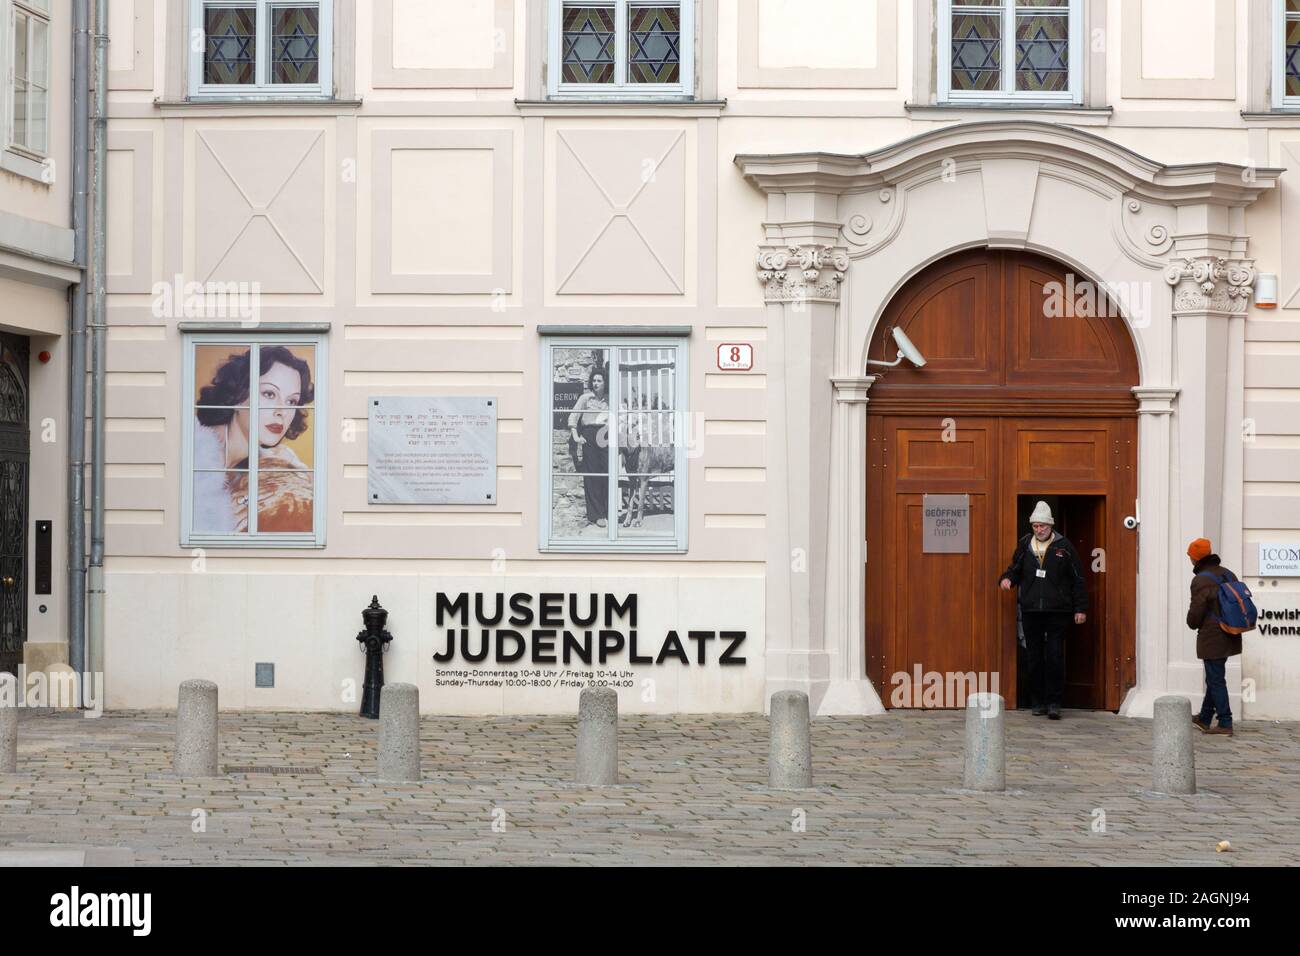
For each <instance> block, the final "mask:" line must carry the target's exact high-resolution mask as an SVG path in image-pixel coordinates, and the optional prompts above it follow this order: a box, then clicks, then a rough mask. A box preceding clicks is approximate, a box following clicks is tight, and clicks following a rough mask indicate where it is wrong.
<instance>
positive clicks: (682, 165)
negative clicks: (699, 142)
mask: <svg viewBox="0 0 1300 956" xmlns="http://www.w3.org/2000/svg"><path fill="white" fill-rule="evenodd" d="M686 152H687V144H686V131H685V130H684V129H670V128H662V129H643V130H631V129H612V130H611V129H603V130H595V129H563V130H559V131H557V133H556V143H555V290H556V292H557V293H558V294H560V295H613V294H628V295H636V294H643V295H685V294H686V284H687V283H686Z"/></svg>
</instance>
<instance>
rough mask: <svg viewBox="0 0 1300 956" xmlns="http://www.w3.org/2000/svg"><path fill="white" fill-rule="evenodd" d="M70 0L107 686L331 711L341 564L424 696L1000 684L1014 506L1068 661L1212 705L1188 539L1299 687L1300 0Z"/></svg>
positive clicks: (547, 702)
mask: <svg viewBox="0 0 1300 956" xmlns="http://www.w3.org/2000/svg"><path fill="white" fill-rule="evenodd" d="M11 5H12V6H14V7H16V8H17V7H23V6H24V4H23V3H22V2H21V0H12V3H11ZM109 10H110V16H109V22H108V24H107V27H108V34H109V38H110V47H109V67H110V70H109V95H108V104H109V125H108V150H109V153H108V182H109V191H108V207H109V208H108V217H107V242H106V249H107V255H108V288H107V293H108V309H107V315H108V319H107V324H108V343H107V366H106V374H107V383H106V391H107V406H106V426H105V427H106V436H105V437H106V442H107V444H106V448H107V451H106V460H105V465H106V469H107V473H106V499H105V509H106V523H107V535H106V558H105V578H104V602H105V605H104V606H105V612H104V617H105V627H104V631H103V635H104V636H103V646H102V648H91V649H90V652H89V659H90V660H91V661H92V662H95V663H98V662H102V670H103V671H104V675H105V681H106V688H107V704H108V706H110V707H114V708H126V707H139V708H162V707H168V706H172V705H173V702H174V699H175V691H176V685H177V683H178V682H179V681H180V680H183V679H185V678H187V677H195V676H203V677H208V678H210V679H213V680H215V681H217V682H218V684H219V685H220V687H221V695H222V704H223V706H228V707H236V708H266V709H319V710H351V709H354V708H355V707H356V706H357V696H358V694H359V689H358V685H359V683H360V678H361V672H362V656H361V654H360V651H359V645H358V642H357V641H356V640H354V638H355V637H356V635H357V632H358V631H359V630H360V628H361V626H362V618H361V614H360V612H361V610H362V608H364V607H365V606H366V605H367V604H368V603H369V602H370V601H371V598H372V596H375V597H377V598H378V600H379V602H380V603H381V604H382V605H383V607H384V608H385V609H386V610H387V611H388V615H389V616H388V619H387V627H388V629H389V630H390V631H391V633H392V635H393V638H394V639H393V641H392V643H391V645H390V647H389V650H388V652H387V654H386V656H385V669H386V676H387V678H388V679H389V680H407V681H412V682H415V683H417V684H418V685H419V686H420V688H421V692H422V693H421V705H422V707H423V708H424V709H425V710H427V711H430V712H437V713H503V712H504V713H544V712H561V711H563V712H567V711H571V710H572V709H573V707H574V706H575V701H576V694H577V688H578V687H579V686H582V685H584V684H585V683H586V682H589V681H591V680H596V681H607V682H611V683H613V684H614V685H615V686H617V687H618V688H619V690H620V701H621V705H622V706H623V707H624V709H626V710H629V711H649V712H687V711H761V710H762V709H763V708H764V705H765V701H766V699H767V698H768V696H769V695H770V693H771V692H772V691H774V690H778V689H785V688H795V689H800V690H805V691H807V692H808V693H809V696H810V699H811V702H812V706H813V709H814V712H815V713H818V714H822V715H830V714H870V713H879V712H881V711H882V710H883V709H885V708H886V707H889V706H909V705H912V704H916V703H917V701H916V700H911V699H910V698H907V697H905V696H904V697H899V696H898V695H897V693H896V692H897V691H898V690H899V689H900V687H903V688H906V687H908V686H912V685H915V684H917V683H919V682H920V679H921V678H922V677H923V676H924V675H926V674H931V673H934V674H939V675H946V677H941V680H947V681H948V682H949V683H951V677H952V675H954V674H956V675H966V676H973V677H977V678H979V679H981V680H984V679H991V680H993V681H998V682H1000V687H998V688H997V689H999V690H1000V692H1002V693H1003V694H1004V695H1006V696H1007V697H1008V700H1009V701H1010V702H1013V703H1017V704H1019V703H1025V702H1026V701H1024V700H1023V699H1022V698H1023V695H1018V694H1017V690H1016V686H1015V685H1016V682H1017V680H1018V679H1019V678H1020V676H1021V672H1022V671H1023V668H1022V667H1021V666H1020V662H1019V660H1018V656H1019V654H1018V651H1017V640H1016V624H1015V611H1014V604H1013V602H1012V600H1011V598H1010V597H1008V596H1004V595H1002V594H1001V593H1000V592H999V591H997V589H996V580H997V576H998V574H999V572H1000V571H1001V568H1002V567H1003V566H1004V564H1005V562H1006V560H1007V559H1008V558H1009V557H1010V554H1011V551H1012V548H1013V546H1014V544H1015V539H1016V537H1017V536H1018V535H1019V534H1020V533H1022V532H1023V530H1024V524H1025V519H1026V516H1027V514H1028V508H1029V507H1031V506H1032V504H1033V502H1034V501H1035V500H1038V499H1039V498H1043V499H1047V500H1049V501H1050V502H1051V503H1052V505H1053V507H1054V509H1055V510H1056V513H1057V514H1058V516H1059V520H1060V522H1061V525H1062V528H1063V530H1065V531H1066V532H1067V533H1068V534H1069V536H1070V537H1071V538H1072V539H1074V540H1075V541H1076V544H1078V545H1079V546H1080V550H1081V552H1082V553H1083V554H1084V555H1085V558H1086V560H1087V563H1088V574H1089V589H1090V597H1091V602H1092V609H1093V613H1092V615H1091V617H1090V621H1089V623H1088V624H1087V625H1086V626H1084V627H1083V628H1081V629H1079V630H1078V632H1077V633H1076V634H1074V635H1073V636H1072V639H1071V641H1070V657H1069V661H1068V674H1069V681H1070V688H1069V691H1068V693H1069V695H1070V696H1069V697H1068V700H1069V701H1072V702H1073V703H1074V704H1075V705H1076V706H1084V707H1091V708H1096V709H1105V710H1114V711H1117V712H1120V713H1122V714H1126V715H1136V716H1143V715H1149V714H1150V713H1151V708H1152V703H1153V701H1154V699H1155V698H1156V697H1158V696H1160V695H1162V694H1165V693H1171V692H1172V693H1186V694H1189V695H1194V696H1199V694H1200V692H1201V668H1200V665H1199V662H1198V661H1197V660H1196V657H1195V642H1194V635H1193V632H1192V631H1190V630H1189V629H1188V628H1187V627H1186V626H1185V621H1184V615H1185V610H1186V598H1187V588H1188V582H1189V575H1190V565H1189V563H1188V562H1187V559H1186V557H1185V556H1184V554H1183V551H1184V548H1185V547H1186V544H1187V542H1188V541H1190V540H1191V539H1193V538H1197V537H1208V538H1210V539H1212V540H1213V542H1214V544H1215V547H1216V550H1217V551H1218V553H1220V554H1221V555H1222V557H1223V560H1224V563H1225V564H1227V565H1228V566H1229V567H1231V568H1233V569H1235V570H1237V571H1238V572H1239V573H1240V574H1241V575H1242V576H1243V577H1244V578H1245V579H1246V580H1248V582H1249V583H1250V585H1251V587H1252V589H1253V590H1254V591H1255V593H1256V595H1257V597H1258V603H1259V605H1260V607H1261V610H1262V611H1263V612H1264V617H1263V619H1262V623H1266V624H1269V625H1270V627H1269V628H1268V630H1267V633H1265V629H1264V628H1261V632H1260V633H1257V634H1252V635H1249V636H1248V638H1247V640H1246V650H1245V653H1244V654H1243V655H1242V657H1240V658H1235V659H1233V661H1232V664H1231V668H1230V671H1229V673H1230V680H1229V686H1230V687H1231V688H1233V689H1234V691H1235V692H1237V695H1238V700H1234V706H1237V705H1238V703H1239V705H1240V708H1241V710H1240V712H1241V713H1243V714H1244V715H1245V716H1246V717H1247V718H1251V717H1259V718H1296V717H1300V631H1298V630H1297V625H1300V621H1297V620H1296V618H1297V617H1300V610H1298V608H1300V577H1297V576H1296V575H1297V574H1300V568H1297V567H1296V564H1297V563H1300V562H1297V560H1296V559H1295V558H1294V557H1292V558H1291V559H1288V557H1287V556H1288V555H1292V556H1294V554H1295V552H1296V551H1297V549H1300V419H1298V418H1297V416H1296V414H1295V410H1296V409H1300V404H1297V402H1300V311H1297V310H1300V192H1297V190H1298V189H1300V186H1298V185H1297V184H1298V183H1300V179H1298V178H1297V177H1300V171H1297V169H1298V168H1300V66H1297V51H1298V50H1300V3H1297V2H1295V0H1177V2H1173V0H1122V2H1121V0H1109V2H1108V0H1060V2H1059V3H1057V4H1055V5H1050V4H1049V5H1044V4H1024V3H1020V4H1017V3H1014V2H1011V0H1007V2H1002V0H978V2H977V0H970V2H958V0H897V2H895V0H800V2H793V0H716V2H715V0H694V2H692V0H680V2H678V3H664V4H653V5H651V4H641V3H635V2H625V0H609V2H600V3H594V2H593V3H582V4H577V3H567V2H559V0H527V2H524V0H439V2H425V0H420V2H417V0H372V2H362V0H313V2H307V0H303V2H300V3H294V4H291V5H288V4H278V3H271V2H264V0H247V2H243V3H207V2H203V0H183V2H173V3H162V2H158V0H112V2H111V4H110V6H109ZM60 35H61V36H63V37H64V38H65V39H66V35H67V34H66V31H64V32H63V33H62V34H60ZM54 125H58V124H53V125H52V127H51V128H52V129H53V126H54ZM3 188H4V189H5V190H8V191H7V192H6V193H4V197H5V202H4V208H5V209H6V210H9V209H11V208H13V207H11V205H10V202H9V197H10V195H13V197H14V202H15V203H24V202H25V203H30V202H35V201H36V200H35V199H34V198H32V197H28V196H27V195H26V193H24V192H23V190H28V191H31V190H33V189H34V188H35V187H30V186H27V185H24V184H23V183H21V182H16V181H14V180H13V174H12V173H10V174H7V175H6V178H5V183H4V184H3ZM57 188H58V186H57V184H56V185H55V187H54V189H55V190H56V192H54V193H49V190H48V187H46V189H47V192H46V193H45V194H43V195H49V196H50V197H52V198H50V202H51V204H52V205H51V208H55V207H57V208H63V207H60V206H59V205H58V204H59V202H60V198H59V197H58V195H57ZM64 205H66V203H65V204H64ZM42 215H46V214H42V213H40V212H39V211H37V210H33V211H31V212H30V213H28V216H29V218H33V219H40V218H41V216H42ZM5 281H6V282H9V281H10V280H7V279H6V280H5ZM29 285H30V283H29ZM14 288H17V287H14ZM35 288H36V287H35V286H33V287H32V290H31V291H26V289H27V287H23V289H24V291H23V293H22V294H25V295H29V296H36V295H37V293H36V291H35ZM42 288H44V287H42ZM17 294H18V292H17V291H15V292H14V293H13V295H17ZM40 294H41V295H42V296H46V298H50V299H51V303H50V305H49V308H50V310H51V318H50V320H49V322H48V323H45V324H38V325H35V326H31V327H26V326H22V325H21V324H17V329H16V330H17V331H20V332H24V331H25V334H29V335H45V336H47V337H50V338H46V339H42V340H40V341H36V340H33V341H32V343H31V348H32V349H38V348H45V349H48V350H53V349H52V348H49V347H53V348H57V344H58V338H57V337H58V335H59V330H60V329H61V328H62V325H61V324H60V322H59V321H58V317H59V315H63V313H62V312H60V313H58V314H57V315H56V314H55V309H54V303H53V298H54V291H53V290H51V291H49V292H48V294H47V293H46V292H42V293H40ZM5 301H6V306H5V309H4V319H3V324H4V325H5V326H6V328H12V327H14V326H15V324H16V323H14V322H13V320H12V316H13V315H14V314H16V312H17V311H18V310H17V309H11V308H10V306H9V303H10V302H11V301H17V300H16V299H11V293H10V292H9V291H8V290H6V292H5ZM896 330H901V331H902V332H903V333H904V335H905V339H900V338H899V337H897V336H896ZM904 341H905V342H909V343H910V345H909V346H908V348H907V349H900V345H899V343H901V342H904ZM913 349H914V350H915V351H917V352H919V353H920V354H921V355H922V356H924V365H920V366H919V365H918V364H917V363H915V362H913V361H912V360H911V359H909V358H908V357H907V355H906V354H905V353H907V352H908V351H910V350H913ZM32 354H35V352H32ZM913 357H919V356H913ZM873 363H874V364H873ZM57 366H58V363H57V362H56V363H53V365H52V366H51V367H52V368H54V367H57ZM253 369H256V370H257V375H258V378H257V387H256V388H254V387H251V382H252V380H253ZM51 374H53V373H51ZM34 381H35V379H34ZM36 387H37V386H36V385H33V395H35V394H36V392H35V389H36ZM47 387H48V389H49V395H48V396H47V398H46V405H47V406H48V408H49V409H50V411H49V414H50V416H51V417H52V418H54V419H55V420H58V417H59V414H61V410H62V409H64V408H65V407H66V405H60V404H59V402H58V401H56V399H58V398H59V397H60V396H62V395H63V394H64V389H63V387H62V385H61V383H59V382H57V381H53V380H52V381H51V382H50V383H49V384H48V386H47ZM254 422H256V423H257V426H256V427H257V432H258V439H257V442H256V444H254V442H253V441H252V440H251V437H250V436H251V434H252V431H253V428H252V423H254ZM34 427H35V425H34V424H33V428H34ZM253 447H256V449H257V454H255V455H251V454H250V453H249V450H250V448H253ZM34 449H35V446H33V452H32V465H31V467H32V475H33V480H32V488H31V491H30V495H31V498H30V501H29V503H28V505H27V507H28V510H29V512H30V515H31V516H34V517H39V514H40V513H41V509H42V508H51V507H53V508H57V507H59V506H60V505H59V502H60V501H62V499H61V498H56V497H53V496H55V495H56V489H58V488H61V487H62V486H63V485H62V479H63V476H64V474H65V469H66V464H67V463H66V461H64V460H62V459H61V458H60V457H59V454H58V453H57V451H52V452H50V453H48V455H47V456H45V457H48V459H49V460H48V461H46V460H45V457H40V458H39V460H38V455H37V453H36V452H35V450H34ZM41 495H48V496H52V497H50V498H49V503H47V501H46V499H44V498H42V497H41ZM934 495H946V496H955V497H952V498H945V499H943V500H942V501H939V500H937V499H936V501H934V502H928V501H927V496H934ZM940 507H951V508H953V509H955V511H954V512H953V513H954V514H956V515H958V517H957V518H956V519H954V521H955V524H954V525H953V529H954V530H953V534H954V539H955V543H950V544H946V545H942V546H939V545H933V544H932V542H930V541H929V537H928V535H930V534H931V532H932V531H933V529H934V527H935V525H934V523H933V521H934V515H935V514H947V513H948V512H938V511H934V510H933V509H934V508H940ZM1261 546H1265V548H1264V549H1262V548H1261ZM1269 548H1271V549H1272V550H1271V551H1269V550H1267V549H1269ZM56 560H57V559H56ZM1288 560H1291V562H1292V563H1291V565H1290V567H1289V569H1288V564H1287V562H1288ZM1261 561H1263V563H1261ZM56 580H59V579H58V577H57V575H56ZM27 600H28V604H29V605H31V604H33V603H36V602H37V601H38V598H37V597H36V596H35V595H34V594H32V593H31V592H30V589H29V592H28V599H27ZM60 603H61V602H60V599H59V597H58V595H57V594H56V595H55V597H54V601H53V602H51V607H52V608H56V607H58V606H59V605H60ZM27 619H28V621H29V622H30V623H29V634H28V641H29V642H32V643H35V642H36V641H37V639H38V637H39V638H40V639H42V640H57V634H58V633H59V626H58V620H59V619H58V617H57V616H54V617H50V616H46V617H45V618H41V619H39V620H38V619H36V618H33V617H32V615H31V613H30V608H29V611H28V615H27ZM41 628H44V630H41ZM267 665H273V666H267ZM899 675H904V676H903V677H902V678H900V676H899ZM913 675H915V677H913ZM909 681H911V684H910V685H909ZM918 700H919V702H920V704H922V705H935V704H938V705H945V704H946V705H952V703H954V701H952V700H951V699H949V698H941V699H937V700H933V701H931V700H921V699H919V698H918ZM958 702H959V701H958Z"/></svg>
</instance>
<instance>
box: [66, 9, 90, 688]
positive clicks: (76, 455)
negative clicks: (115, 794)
mask: <svg viewBox="0 0 1300 956" xmlns="http://www.w3.org/2000/svg"><path fill="white" fill-rule="evenodd" d="M89 32H90V0H73V3H72V234H73V258H74V259H75V260H76V264H77V266H78V268H80V269H81V279H80V281H79V282H77V284H76V285H74V286H73V287H72V309H71V315H70V316H69V322H68V347H69V355H68V423H67V426H66V429H67V436H68V664H69V666H70V667H71V668H72V669H73V671H75V672H76V673H77V674H78V675H82V674H85V673H86V671H87V669H88V668H87V667H86V507H85V489H86V188H87V178H88V174H87V170H86V144H87V138H88V131H89V129H90V107H89V101H88V92H89V82H88V81H89V78H90V44H89V36H88V34H89ZM83 682H84V681H83V680H81V679H79V680H77V682H76V687H77V693H78V694H80V693H81V691H82V684H83ZM78 703H80V701H78Z"/></svg>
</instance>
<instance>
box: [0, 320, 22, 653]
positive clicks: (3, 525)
mask: <svg viewBox="0 0 1300 956" xmlns="http://www.w3.org/2000/svg"><path fill="white" fill-rule="evenodd" d="M27 381H28V379H27V340H26V339H25V338H22V337H20V336H16V335H3V334H0V671H9V672H10V673H12V674H17V673H18V665H19V664H20V663H21V662H22V659H23V642H24V641H26V640H27V501H28V494H27V478H28V442H29V435H28V427H27V417H28V410H27Z"/></svg>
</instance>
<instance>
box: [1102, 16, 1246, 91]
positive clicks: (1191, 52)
mask: <svg viewBox="0 0 1300 956" xmlns="http://www.w3.org/2000/svg"><path fill="white" fill-rule="evenodd" d="M1120 13H1121V16H1122V17H1123V19H1122V20H1121V21H1120V23H1119V32H1120V33H1121V34H1122V35H1123V48H1122V51H1121V60H1122V62H1121V64H1120V67H1121V73H1122V85H1121V94H1122V95H1123V97H1124V98H1125V99H1171V100H1230V99H1233V98H1234V97H1236V95H1237V20H1236V4H1235V2H1234V0H1129V2H1127V3H1124V4H1121V5H1120ZM1113 32H1114V31H1112V35H1113Z"/></svg>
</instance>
